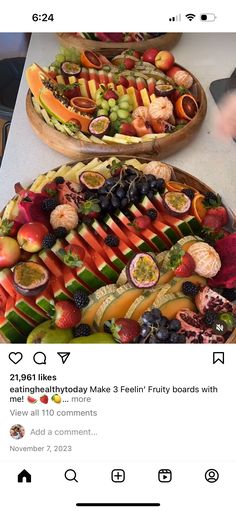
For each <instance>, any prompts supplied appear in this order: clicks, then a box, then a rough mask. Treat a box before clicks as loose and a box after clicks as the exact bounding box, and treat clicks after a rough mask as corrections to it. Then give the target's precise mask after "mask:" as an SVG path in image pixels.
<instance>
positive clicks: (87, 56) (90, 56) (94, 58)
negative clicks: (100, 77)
mask: <svg viewBox="0 0 236 511" xmlns="http://www.w3.org/2000/svg"><path fill="white" fill-rule="evenodd" d="M80 62H81V64H82V65H83V66H84V67H88V68H93V69H102V61H101V59H100V58H99V56H98V54H97V53H95V51H91V50H85V51H83V52H82V53H81V55H80Z"/></svg>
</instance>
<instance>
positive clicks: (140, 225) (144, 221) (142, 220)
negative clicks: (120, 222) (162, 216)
mask: <svg viewBox="0 0 236 511" xmlns="http://www.w3.org/2000/svg"><path fill="white" fill-rule="evenodd" d="M129 225H131V226H132V227H134V228H135V230H136V231H138V232H139V231H143V230H144V229H147V228H148V227H149V226H150V225H151V219H150V218H149V216H148V215H141V216H137V217H136V218H135V220H134V221H133V222H132V223H131V224H129Z"/></svg>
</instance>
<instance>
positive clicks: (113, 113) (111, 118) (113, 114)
mask: <svg viewBox="0 0 236 511" xmlns="http://www.w3.org/2000/svg"><path fill="white" fill-rule="evenodd" d="M109 118H110V121H111V122H115V121H116V120H117V113H116V112H111V114H110V115H109Z"/></svg>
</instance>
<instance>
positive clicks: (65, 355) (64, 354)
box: [57, 351, 70, 364]
mask: <svg viewBox="0 0 236 511" xmlns="http://www.w3.org/2000/svg"><path fill="white" fill-rule="evenodd" d="M57 354H58V355H59V357H60V358H61V361H62V363H63V364H65V363H66V361H67V359H68V358H69V356H70V352H69V351H58V352H57Z"/></svg>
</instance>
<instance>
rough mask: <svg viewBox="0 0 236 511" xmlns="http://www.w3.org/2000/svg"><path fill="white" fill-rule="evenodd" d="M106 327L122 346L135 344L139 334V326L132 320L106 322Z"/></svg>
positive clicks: (121, 319) (122, 319)
mask: <svg viewBox="0 0 236 511" xmlns="http://www.w3.org/2000/svg"><path fill="white" fill-rule="evenodd" d="M105 325H106V327H107V328H108V329H109V330H110V332H111V334H112V335H113V337H114V339H115V340H116V341H118V342H121V343H123V344H128V343H130V342H135V340H136V338H137V337H138V336H139V333H140V325H139V323H138V322H137V321H135V320H134V319H126V318H119V319H112V320H111V321H106V323H105Z"/></svg>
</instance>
